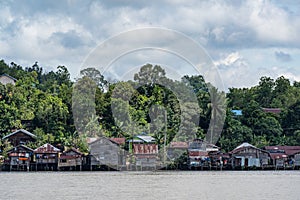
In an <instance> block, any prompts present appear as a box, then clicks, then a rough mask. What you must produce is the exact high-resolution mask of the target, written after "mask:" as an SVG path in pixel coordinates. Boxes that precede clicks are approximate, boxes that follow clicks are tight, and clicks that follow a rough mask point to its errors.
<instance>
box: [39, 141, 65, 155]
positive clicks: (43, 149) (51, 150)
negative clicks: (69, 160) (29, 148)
mask: <svg viewBox="0 0 300 200" xmlns="http://www.w3.org/2000/svg"><path fill="white" fill-rule="evenodd" d="M34 152H35V153H58V152H60V149H58V148H56V147H54V146H53V145H51V144H49V143H46V144H44V145H42V146H40V147H38V148H36V149H35V150H34Z"/></svg>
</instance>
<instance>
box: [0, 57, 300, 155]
mask: <svg viewBox="0 0 300 200" xmlns="http://www.w3.org/2000/svg"><path fill="white" fill-rule="evenodd" d="M2 74H8V75H10V76H12V77H14V78H16V79H17V81H16V84H15V85H11V84H7V85H3V84H0V107H1V110H0V113H1V114H0V134H1V138H2V137H3V136H5V135H7V134H9V133H11V131H12V130H15V129H19V128H24V129H27V130H29V131H31V132H32V133H34V134H36V135H37V137H38V140H37V142H36V143H32V144H30V146H31V147H32V148H34V147H37V146H39V145H42V144H43V143H46V142H48V143H52V144H54V145H63V146H72V147H76V148H80V149H81V150H82V151H87V145H86V142H85V140H86V137H88V136H89V137H95V136H101V135H104V136H107V137H126V138H127V139H129V138H130V137H131V136H132V134H131V133H134V134H140V133H143V132H145V133H147V134H150V135H152V136H153V137H154V138H155V139H156V141H157V144H159V145H163V144H164V142H165V139H166V143H169V142H170V141H172V140H173V141H174V140H178V141H181V140H190V139H192V138H204V137H205V135H206V133H207V132H209V131H212V132H213V131H214V130H209V123H210V121H211V119H212V120H215V121H218V120H221V119H220V117H222V116H218V112H222V111H224V113H225V111H226V118H225V123H224V127H223V130H222V134H221V137H220V138H219V139H218V141H217V145H218V146H220V147H221V149H222V151H225V152H227V151H230V150H232V149H234V148H235V147H236V146H237V145H239V144H240V143H242V142H249V143H252V144H253V145H256V146H257V147H263V146H266V145H300V82H294V83H291V82H290V81H289V80H288V79H286V78H285V77H283V76H281V77H279V78H277V79H276V80H273V79H272V78H270V77H261V78H260V81H259V84H258V85H257V86H254V87H251V88H229V89H228V92H227V94H226V98H223V95H222V94H224V93H222V92H220V91H218V90H217V89H216V88H214V87H213V86H212V85H210V84H209V83H206V82H205V80H204V77H203V76H201V75H198V76H188V75H185V76H183V77H182V79H181V80H171V79H169V78H168V77H167V74H166V72H165V70H164V69H163V68H162V67H160V66H157V65H155V66H153V65H151V64H147V65H144V66H142V67H141V68H140V71H139V72H138V73H136V74H135V75H134V77H133V80H132V81H128V82H116V81H114V82H109V81H107V80H106V79H105V77H104V76H103V75H102V74H101V72H99V71H98V70H96V69H94V68H87V69H84V70H82V71H81V77H80V78H77V79H76V80H75V81H73V80H71V78H70V73H69V71H68V69H67V68H66V67H65V66H58V67H57V70H56V71H50V72H46V71H44V69H43V68H42V67H41V66H39V65H38V63H35V64H34V65H33V66H32V67H26V68H24V67H22V66H20V65H18V64H15V63H10V64H6V63H5V61H3V60H1V61H0V75H2ZM166 86H169V87H166ZM73 88H74V89H76V90H75V91H77V92H78V94H79V95H74V93H73ZM174 91H176V92H174ZM87 96H94V101H93V102H88V101H89V98H87ZM224 97H225V95H224ZM212 99H214V100H212ZM126 102H129V103H128V104H126ZM225 103H226V106H224V105H225ZM74 106H75V107H76V111H74V112H73V111H72V110H73V108H74ZM93 106H94V107H95V112H93V109H91V108H93ZM263 108H279V109H280V111H281V112H280V113H277V114H276V113H270V112H265V111H264V110H263ZM232 110H241V111H242V114H241V115H236V114H235V113H233V112H232ZM79 114H80V116H81V118H80V119H79V117H78V116H79ZM120 119H122V120H120ZM75 125H76V126H75ZM165 132H166V133H167V134H165Z"/></svg>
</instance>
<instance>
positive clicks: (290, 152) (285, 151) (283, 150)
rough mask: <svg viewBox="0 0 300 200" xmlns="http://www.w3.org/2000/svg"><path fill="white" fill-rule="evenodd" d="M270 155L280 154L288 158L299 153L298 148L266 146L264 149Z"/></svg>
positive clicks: (299, 147) (299, 149) (299, 148)
mask: <svg viewBox="0 0 300 200" xmlns="http://www.w3.org/2000/svg"><path fill="white" fill-rule="evenodd" d="M264 149H266V150H267V151H269V152H270V154H274V153H281V154H286V155H288V156H290V155H294V154H295V153H298V152H300V146H266V147H264Z"/></svg>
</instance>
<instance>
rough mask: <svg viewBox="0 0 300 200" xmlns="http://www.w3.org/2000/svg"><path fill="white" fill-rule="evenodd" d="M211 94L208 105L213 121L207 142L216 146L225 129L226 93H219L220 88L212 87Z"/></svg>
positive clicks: (207, 135)
mask: <svg viewBox="0 0 300 200" xmlns="http://www.w3.org/2000/svg"><path fill="white" fill-rule="evenodd" d="M209 93H210V99H211V102H210V103H209V104H208V107H209V108H210V112H211V120H210V124H209V130H208V133H207V134H206V141H207V142H209V143H210V144H215V143H216V142H217V141H218V139H219V137H220V136H221V132H222V129H223V125H224V121H225V117H226V105H227V101H226V96H225V93H224V92H219V91H218V88H216V87H214V86H212V85H210V86H209Z"/></svg>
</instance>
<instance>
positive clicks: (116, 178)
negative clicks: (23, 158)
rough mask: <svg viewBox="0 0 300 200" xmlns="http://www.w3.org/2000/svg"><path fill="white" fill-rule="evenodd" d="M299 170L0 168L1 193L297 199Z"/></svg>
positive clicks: (12, 195) (22, 195)
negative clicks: (114, 170) (58, 169)
mask: <svg viewBox="0 0 300 200" xmlns="http://www.w3.org/2000/svg"><path fill="white" fill-rule="evenodd" d="M299 186H300V171H222V172H221V171H215V172H203V171H161V172H1V173H0V199H3V200H6V199H16V200H19V199H20V200H21V199H22V200H24V199H25V200H27V199H66V200H68V199H103V200H104V199H131V200H132V199H180V200H181V199H205V200H210V199H214V200H215V199H226V200H227V199H229V200H248V199H249V200H250V199H255V200H256V199H259V200H263V199H266V200H267V199H268V200H270V199H300V190H299Z"/></svg>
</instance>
